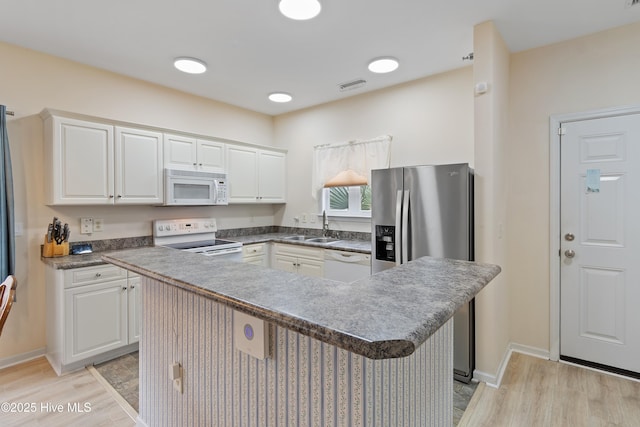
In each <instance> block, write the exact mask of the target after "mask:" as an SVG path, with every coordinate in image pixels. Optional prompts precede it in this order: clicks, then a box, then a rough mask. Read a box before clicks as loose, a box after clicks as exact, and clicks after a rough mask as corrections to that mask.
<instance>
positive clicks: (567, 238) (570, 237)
mask: <svg viewBox="0 0 640 427" xmlns="http://www.w3.org/2000/svg"><path fill="white" fill-rule="evenodd" d="M575 238H576V236H574V235H573V233H567V234H565V235H564V239H565V240H566V241H567V242H573V239H575Z"/></svg>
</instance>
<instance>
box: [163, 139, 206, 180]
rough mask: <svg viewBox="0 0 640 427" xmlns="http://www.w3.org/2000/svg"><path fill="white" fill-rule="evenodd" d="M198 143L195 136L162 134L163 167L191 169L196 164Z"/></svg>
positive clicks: (193, 168)
mask: <svg viewBox="0 0 640 427" xmlns="http://www.w3.org/2000/svg"><path fill="white" fill-rule="evenodd" d="M197 150H198V144H197V141H196V139H195V138H189V137H186V136H179V135H170V134H166V133H165V134H164V167H166V168H167V169H180V170H188V171H193V170H196V166H197V158H198V157H197V152H198V151H197Z"/></svg>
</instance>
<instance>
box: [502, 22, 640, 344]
mask: <svg viewBox="0 0 640 427" xmlns="http://www.w3.org/2000/svg"><path fill="white" fill-rule="evenodd" d="M639 45H640V23H636V24H632V25H628V26H624V27H620V28H617V29H613V30H609V31H605V32H601V33H597V34H593V35H590V36H587V37H581V38H578V39H574V40H570V41H567V42H563V43H558V44H554V45H550V46H546V47H542V48H538V49H532V50H529V51H525V52H521V53H517V54H514V55H512V56H511V64H510V66H511V73H510V105H509V126H510V128H509V135H510V138H509V144H508V146H507V159H508V160H507V166H508V172H507V173H508V181H509V205H508V217H509V224H508V248H509V251H508V258H507V263H508V265H509V282H510V303H511V313H512V314H511V316H510V317H511V322H510V323H511V331H510V335H511V340H512V341H513V342H515V343H519V344H524V345H527V346H530V347H534V348H537V349H542V350H544V351H548V350H549V318H550V314H549V257H550V254H549V158H550V157H549V153H550V147H549V117H550V116H551V115H553V114H562V113H571V112H580V111H587V110H594V109H602V108H607V107H614V106H624V105H631V104H635V105H638V104H640V83H639V82H638V70H640V54H639V50H638V46H639Z"/></svg>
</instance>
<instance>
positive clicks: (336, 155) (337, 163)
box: [311, 135, 392, 198]
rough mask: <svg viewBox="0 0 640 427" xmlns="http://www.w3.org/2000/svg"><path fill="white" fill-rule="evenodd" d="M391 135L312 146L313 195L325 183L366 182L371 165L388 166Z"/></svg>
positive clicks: (382, 167) (315, 194)
mask: <svg viewBox="0 0 640 427" xmlns="http://www.w3.org/2000/svg"><path fill="white" fill-rule="evenodd" d="M391 139H392V137H391V135H382V136H379V137H377V138H373V139H368V140H355V141H349V142H346V143H341V144H324V145H317V146H315V147H314V149H313V172H312V188H311V193H312V195H313V197H314V198H315V197H316V196H317V195H318V191H319V190H320V189H322V188H324V187H325V186H335V185H347V183H348V182H350V181H351V182H353V185H357V184H364V183H368V182H369V180H370V177H371V170H372V169H384V168H388V167H389V166H390V164H391ZM359 178H360V179H362V181H363V182H360V180H359ZM328 183H329V184H328ZM327 184H328V185H327Z"/></svg>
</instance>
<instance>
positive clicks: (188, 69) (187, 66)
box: [173, 57, 207, 74]
mask: <svg viewBox="0 0 640 427" xmlns="http://www.w3.org/2000/svg"><path fill="white" fill-rule="evenodd" d="M173 66H174V67H176V68H177V69H178V70H180V71H182V72H184V73H189V74H202V73H204V72H205V71H207V64H205V63H204V62H202V61H201V60H199V59H196V58H187V57H181V58H176V59H175V61H173Z"/></svg>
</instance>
